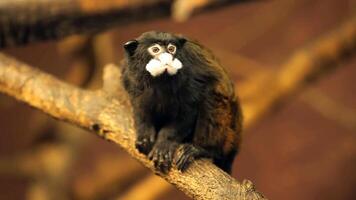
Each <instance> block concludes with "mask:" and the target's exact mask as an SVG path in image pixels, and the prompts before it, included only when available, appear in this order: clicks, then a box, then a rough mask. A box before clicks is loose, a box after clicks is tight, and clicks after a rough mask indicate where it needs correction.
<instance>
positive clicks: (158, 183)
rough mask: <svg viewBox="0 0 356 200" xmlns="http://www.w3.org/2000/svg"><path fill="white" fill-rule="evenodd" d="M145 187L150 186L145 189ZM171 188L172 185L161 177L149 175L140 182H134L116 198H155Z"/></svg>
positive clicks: (131, 199)
mask: <svg viewBox="0 0 356 200" xmlns="http://www.w3.org/2000/svg"><path fill="white" fill-rule="evenodd" d="M147 188H150V189H149V190H147ZM171 188H172V185H171V184H169V183H167V181H164V180H163V179H162V178H160V177H158V176H155V175H149V176H148V177H146V178H145V179H144V180H142V181H141V182H140V183H138V184H136V185H135V186H134V187H133V188H132V189H130V190H129V191H128V192H126V193H125V194H123V195H121V196H120V197H119V198H117V200H137V199H145V200H155V199H159V197H160V196H161V195H163V194H164V193H165V192H167V191H168V190H169V189H171Z"/></svg>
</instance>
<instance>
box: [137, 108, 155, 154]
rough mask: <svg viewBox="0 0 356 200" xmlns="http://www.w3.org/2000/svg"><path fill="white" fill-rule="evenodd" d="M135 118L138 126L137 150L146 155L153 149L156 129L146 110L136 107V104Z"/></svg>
mask: <svg viewBox="0 0 356 200" xmlns="http://www.w3.org/2000/svg"><path fill="white" fill-rule="evenodd" d="M134 116H135V118H134V120H135V127H136V130H137V131H136V134H137V138H136V143H135V146H136V148H137V150H138V151H139V152H141V153H143V154H145V155H148V153H149V152H150V151H151V150H152V148H153V145H154V144H155V141H156V136H157V133H156V130H155V128H154V126H153V124H152V123H150V122H149V118H148V116H147V114H145V112H142V111H141V110H139V109H137V108H136V109H135V106H134Z"/></svg>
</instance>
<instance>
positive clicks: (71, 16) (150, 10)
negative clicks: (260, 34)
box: [0, 0, 231, 48]
mask: <svg viewBox="0 0 356 200" xmlns="http://www.w3.org/2000/svg"><path fill="white" fill-rule="evenodd" d="M214 1H216V2H214V3H213V5H219V4H220V3H218V2H219V1H217V0H214ZM230 1H231V0H230ZM192 2H193V1H192ZM194 2H195V1H194ZM198 2H199V1H198ZM222 2H224V1H222ZM172 4H173V0H130V1H123V0H105V1H100V0H28V1H14V0H1V1H0V48H4V47H11V46H19V45H25V44H28V43H30V42H36V41H43V40H53V39H60V38H63V37H65V36H69V35H73V34H77V33H86V34H91V33H96V32H99V31H103V30H106V29H108V28H111V27H114V26H116V25H126V24H129V23H132V22H137V21H145V20H149V19H153V18H158V17H164V16H169V15H170V14H171V11H170V10H171V6H172ZM178 4H179V3H178ZM208 4H210V3H208ZM199 6H200V7H204V5H199ZM176 7H177V6H176ZM176 9H178V8H175V9H174V10H176ZM185 10H189V11H185ZM191 10H192V9H191V8H190V7H179V12H185V13H190V12H191Z"/></svg>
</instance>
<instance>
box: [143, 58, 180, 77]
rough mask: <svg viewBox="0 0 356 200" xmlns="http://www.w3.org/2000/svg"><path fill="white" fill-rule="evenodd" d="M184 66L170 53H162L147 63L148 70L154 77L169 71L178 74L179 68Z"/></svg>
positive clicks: (171, 73)
mask: <svg viewBox="0 0 356 200" xmlns="http://www.w3.org/2000/svg"><path fill="white" fill-rule="evenodd" d="M182 67H183V65H182V63H181V62H180V60H179V59H178V58H173V56H172V55H171V54H169V53H162V54H161V55H159V56H158V57H157V58H153V59H151V60H150V61H149V62H148V63H147V65H146V70H147V71H148V72H149V73H150V74H151V75H152V76H153V77H156V76H159V75H161V74H163V73H168V74H169V75H171V76H173V75H175V74H177V72H178V70H179V69H181V68H182Z"/></svg>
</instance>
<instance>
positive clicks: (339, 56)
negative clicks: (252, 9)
mask: <svg viewBox="0 0 356 200" xmlns="http://www.w3.org/2000/svg"><path fill="white" fill-rule="evenodd" d="M355 50H356V17H353V18H351V19H350V20H348V21H347V22H345V23H344V24H342V25H341V26H340V27H339V28H337V29H335V30H334V31H331V32H330V33H328V34H326V35H324V36H322V37H320V38H319V39H317V40H316V41H314V42H312V43H310V44H309V45H307V46H306V47H304V48H301V49H299V50H297V51H296V52H295V53H294V54H293V55H292V56H291V57H290V58H289V59H287V61H286V62H285V63H284V64H282V66H281V67H280V69H279V71H277V72H275V73H273V72H264V73H260V74H259V75H258V76H255V77H253V78H252V79H251V81H246V82H245V83H244V84H240V85H239V91H238V92H239V94H240V97H241V101H242V104H243V105H242V107H243V111H244V116H245V123H244V125H245V127H246V128H248V127H249V126H250V125H251V124H253V123H255V122H257V121H258V120H259V119H260V118H262V117H263V116H265V115H266V114H267V113H269V112H270V111H271V110H273V109H275V108H276V107H280V106H281V105H282V104H283V103H284V102H286V100H287V99H289V98H291V97H293V96H294V95H295V94H296V93H298V91H300V90H301V89H303V88H304V87H305V86H306V85H308V84H310V83H312V82H314V81H316V80H317V79H318V78H319V77H320V76H321V75H323V74H326V72H330V71H331V70H333V69H336V68H337V67H338V66H339V63H340V62H342V61H344V60H345V59H346V58H348V57H350V56H351V55H352V54H354V53H355ZM266 91H268V92H266Z"/></svg>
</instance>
